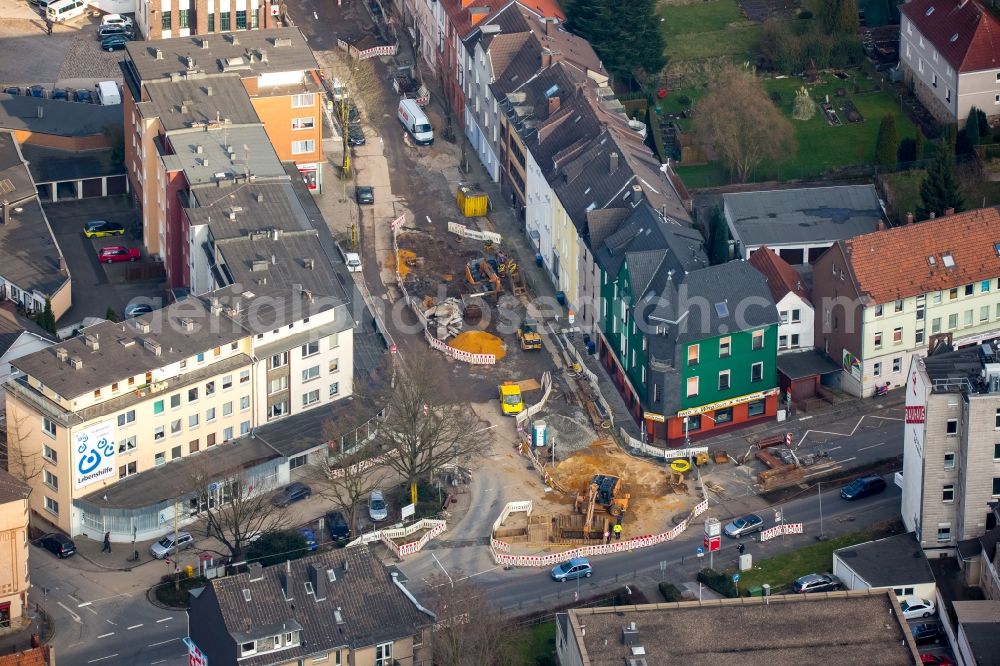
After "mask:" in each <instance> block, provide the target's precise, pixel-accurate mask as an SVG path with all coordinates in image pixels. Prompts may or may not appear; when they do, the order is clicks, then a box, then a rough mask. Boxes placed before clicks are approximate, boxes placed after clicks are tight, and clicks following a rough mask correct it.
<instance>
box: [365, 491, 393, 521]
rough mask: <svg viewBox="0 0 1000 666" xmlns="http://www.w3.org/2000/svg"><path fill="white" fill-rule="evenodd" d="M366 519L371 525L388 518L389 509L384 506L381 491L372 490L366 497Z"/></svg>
mask: <svg viewBox="0 0 1000 666" xmlns="http://www.w3.org/2000/svg"><path fill="white" fill-rule="evenodd" d="M368 517H369V518H371V519H372V522H373V523H380V522H382V521H383V520H385V519H386V518H388V517H389V508H388V507H387V506H386V504H385V497H384V496H383V495H382V491H381V490H373V491H372V494H371V495H370V496H369V497H368Z"/></svg>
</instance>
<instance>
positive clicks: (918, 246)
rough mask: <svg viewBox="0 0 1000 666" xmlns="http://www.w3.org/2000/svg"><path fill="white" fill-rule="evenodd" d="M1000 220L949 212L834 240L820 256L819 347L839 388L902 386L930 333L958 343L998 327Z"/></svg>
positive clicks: (862, 390)
mask: <svg viewBox="0 0 1000 666" xmlns="http://www.w3.org/2000/svg"><path fill="white" fill-rule="evenodd" d="M998 224H1000V213H998V211H997V210H996V209H995V208H984V209H981V210H974V211H970V212H967V213H961V214H958V215H948V216H946V217H941V218H937V219H934V220H928V221H926V222H922V223H920V224H910V225H905V226H902V227H896V228H894V229H888V230H885V231H878V232H875V233H871V234H865V235H863V236H857V237H855V238H852V239H849V240H846V241H839V242H838V243H836V244H835V245H834V246H833V247H831V248H830V249H829V250H828V251H827V252H826V253H824V254H823V255H822V256H821V257H820V258H819V259H818V260H817V261H816V263H815V266H814V269H813V306H814V308H815V317H816V322H815V332H816V333H815V335H816V346H817V347H818V348H819V349H821V350H823V351H824V352H825V353H826V354H827V355H829V356H830V357H831V358H832V359H833V360H834V361H835V362H839V363H842V367H843V371H842V372H841V374H840V383H841V386H842V388H844V390H846V391H848V392H850V393H852V394H854V395H867V394H868V393H870V392H871V391H872V390H873V388H874V387H875V385H877V384H884V383H885V382H890V383H891V385H893V386H899V385H901V384H903V383H904V380H905V378H906V377H907V374H906V373H907V372H908V368H909V367H910V359H911V358H912V357H913V356H914V355H921V354H923V353H924V352H925V351H926V350H927V348H928V344H929V343H930V342H931V340H933V339H935V338H947V339H948V340H949V341H950V342H951V344H952V345H954V346H955V347H963V346H967V345H973V344H978V343H980V342H982V341H984V340H987V339H991V338H993V337H995V336H996V335H997V334H998V331H1000V246H998V238H997V233H996V229H997V225H998ZM886 257H890V258H891V259H890V260H887V259H886Z"/></svg>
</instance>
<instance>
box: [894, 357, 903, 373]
mask: <svg viewBox="0 0 1000 666" xmlns="http://www.w3.org/2000/svg"><path fill="white" fill-rule="evenodd" d="M902 368H903V357H902V356H897V357H896V358H894V359H892V371H893V372H899V371H900V370H901V369H902Z"/></svg>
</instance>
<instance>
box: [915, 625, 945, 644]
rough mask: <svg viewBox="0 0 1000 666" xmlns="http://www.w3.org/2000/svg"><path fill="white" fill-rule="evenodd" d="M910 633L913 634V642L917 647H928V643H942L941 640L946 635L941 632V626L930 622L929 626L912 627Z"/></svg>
mask: <svg viewBox="0 0 1000 666" xmlns="http://www.w3.org/2000/svg"><path fill="white" fill-rule="evenodd" d="M910 633H912V634H913V641H914V642H915V643H916V644H917V645H927V644H928V643H940V642H941V638H942V636H943V635H944V633H943V632H942V631H941V625H940V624H937V623H936V622H930V623H927V624H915V625H913V626H912V627H910Z"/></svg>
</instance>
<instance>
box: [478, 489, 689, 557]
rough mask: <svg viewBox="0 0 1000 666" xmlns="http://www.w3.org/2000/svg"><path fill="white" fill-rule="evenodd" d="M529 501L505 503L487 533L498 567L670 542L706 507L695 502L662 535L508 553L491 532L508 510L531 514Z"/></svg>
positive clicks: (506, 547) (507, 548)
mask: <svg viewBox="0 0 1000 666" xmlns="http://www.w3.org/2000/svg"><path fill="white" fill-rule="evenodd" d="M531 510H532V504H531V502H530V501H526V502H509V503H508V504H507V505H506V506H505V507H504V508H503V511H501V512H500V515H499V516H498V517H497V519H496V520H495V521H494V523H493V532H492V533H491V534H490V554H491V555H492V556H493V561H494V562H495V563H496V564H498V565H501V566H508V567H546V566H554V565H556V564H558V563H560V562H564V561H566V560H568V559H572V558H574V557H587V556H593V555H610V554H612V553H622V552H631V551H633V550H637V549H639V548H648V547H649V546H656V545H658V544H661V543H665V542H667V541H672V540H674V539H676V538H677V537H678V536H680V535H681V534H682V533H683V532H684V530H686V529H687V527H688V523H689V522H690V521H691V520H693V519H694V518H696V517H697V516H700V515H701V514H703V513H704V512H705V511H707V510H708V500H702V501H701V502H700V503H698V504H697V505H696V506H695V507H694V508H693V509H692V510H691V513H690V514H689V515H688V517H687V518H685V519H684V520H682V521H681V522H680V523H678V524H677V525H676V526H675V527H674V528H673V529H672V530H670V531H668V532H663V533H662V534H650V535H644V536H637V537H632V538H631V539H626V540H624V541H615V542H614V543H607V544H604V543H602V544H594V545H592V546H580V547H579V548H572V549H570V550H564V551H560V552H558V553H548V554H546V555H514V554H511V552H510V544H508V543H506V542H504V541H501V540H500V539H497V538H496V537H494V536H493V535H494V534H496V531H497V529H499V528H500V526H501V525H502V524H503V523H504V521H506V520H507V518H508V517H510V514H512V513H526V514H528V516H530V515H531Z"/></svg>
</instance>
